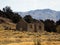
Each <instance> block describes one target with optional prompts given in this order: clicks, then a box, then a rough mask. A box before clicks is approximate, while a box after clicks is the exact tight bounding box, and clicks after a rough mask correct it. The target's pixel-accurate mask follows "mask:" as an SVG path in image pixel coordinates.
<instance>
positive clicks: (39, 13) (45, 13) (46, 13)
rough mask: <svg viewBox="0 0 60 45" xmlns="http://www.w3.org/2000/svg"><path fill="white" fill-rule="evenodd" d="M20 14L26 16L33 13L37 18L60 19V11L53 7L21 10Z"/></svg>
mask: <svg viewBox="0 0 60 45" xmlns="http://www.w3.org/2000/svg"><path fill="white" fill-rule="evenodd" d="M19 14H20V15H21V16H22V17H24V16H25V15H31V16H32V17H33V18H35V19H43V20H45V19H51V20H54V21H57V20H59V19H60V11H55V10H51V9H41V10H40V9H37V10H31V11H27V12H19Z"/></svg>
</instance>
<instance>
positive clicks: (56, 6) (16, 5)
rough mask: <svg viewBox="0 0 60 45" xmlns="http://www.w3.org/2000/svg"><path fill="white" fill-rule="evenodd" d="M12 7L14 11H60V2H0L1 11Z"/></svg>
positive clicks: (8, 0)
mask: <svg viewBox="0 0 60 45" xmlns="http://www.w3.org/2000/svg"><path fill="white" fill-rule="evenodd" d="M5 6H10V7H11V9H12V10H13V11H29V10H35V9H52V10H56V11H60V0H0V9H2V8H3V7H5Z"/></svg>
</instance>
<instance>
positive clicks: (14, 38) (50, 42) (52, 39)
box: [0, 30, 60, 45]
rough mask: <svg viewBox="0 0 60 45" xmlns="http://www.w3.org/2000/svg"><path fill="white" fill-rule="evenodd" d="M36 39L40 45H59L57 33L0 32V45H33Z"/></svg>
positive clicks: (59, 38)
mask: <svg viewBox="0 0 60 45" xmlns="http://www.w3.org/2000/svg"><path fill="white" fill-rule="evenodd" d="M37 39H38V40H40V44H41V45H60V34H57V33H53V32H52V33H48V32H43V33H39V32H37V33H35V32H33V33H32V32H25V31H23V32H20V31H13V30H0V45H34V44H35V42H36V41H37Z"/></svg>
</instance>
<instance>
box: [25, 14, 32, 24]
mask: <svg viewBox="0 0 60 45" xmlns="http://www.w3.org/2000/svg"><path fill="white" fill-rule="evenodd" d="M24 20H25V21H26V22H28V23H31V22H33V18H32V17H31V16H30V15H26V16H25V17H24Z"/></svg>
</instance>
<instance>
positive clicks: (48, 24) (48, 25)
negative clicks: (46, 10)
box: [44, 19, 56, 32]
mask: <svg viewBox="0 0 60 45" xmlns="http://www.w3.org/2000/svg"><path fill="white" fill-rule="evenodd" d="M44 24H45V30H46V31H48V32H56V25H55V22H54V21H53V20H49V19H47V20H45V22H44Z"/></svg>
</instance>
